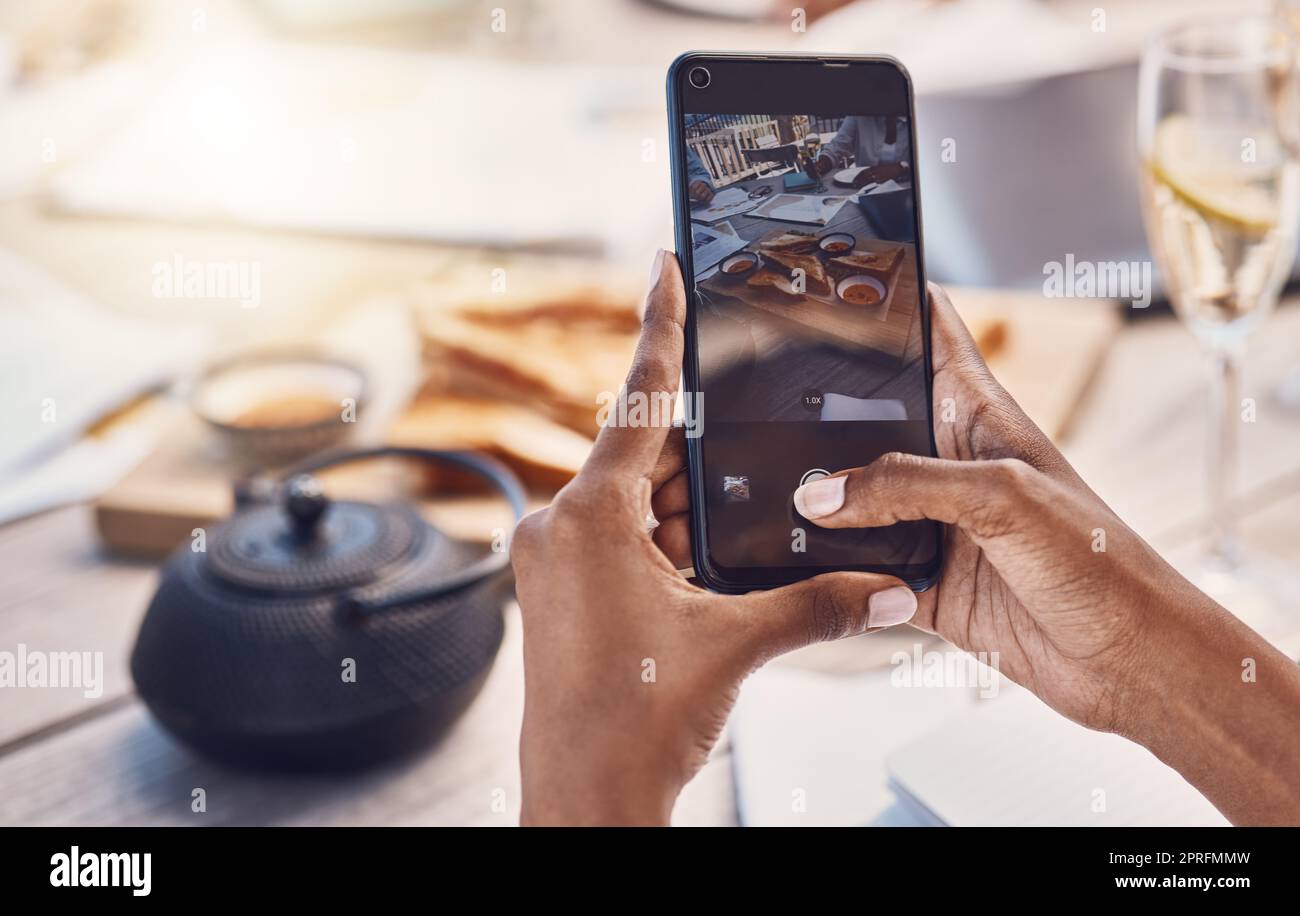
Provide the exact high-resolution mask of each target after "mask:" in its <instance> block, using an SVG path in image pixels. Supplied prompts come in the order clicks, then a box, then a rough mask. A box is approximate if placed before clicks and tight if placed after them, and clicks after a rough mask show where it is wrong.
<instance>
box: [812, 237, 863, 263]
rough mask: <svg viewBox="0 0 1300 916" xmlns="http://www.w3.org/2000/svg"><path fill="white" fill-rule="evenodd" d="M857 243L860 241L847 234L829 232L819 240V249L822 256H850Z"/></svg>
mask: <svg viewBox="0 0 1300 916" xmlns="http://www.w3.org/2000/svg"><path fill="white" fill-rule="evenodd" d="M857 243H858V240H857V239H856V238H854V237H853V236H852V235H850V234H849V233H847V232H828V233H826V234H825V235H823V236H821V237H820V238H818V239H817V247H818V248H819V249H821V252H822V254H827V255H830V256H831V257H836V256H838V255H842V254H848V253H849V252H850V251H852V250H853V246H854V245H856V244H857Z"/></svg>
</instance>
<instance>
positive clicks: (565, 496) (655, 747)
mask: <svg viewBox="0 0 1300 916" xmlns="http://www.w3.org/2000/svg"><path fill="white" fill-rule="evenodd" d="M929 300H930V311H931V316H932V317H931V342H932V349H933V365H934V392H933V393H934V398H935V400H936V401H939V400H940V399H943V398H954V399H955V402H956V403H957V404H960V405H962V406H961V410H960V411H959V415H958V419H957V421H955V422H951V423H941V424H939V426H940V427H942V428H937V429H936V431H935V438H936V440H937V442H938V447H939V453H940V455H941V457H939V458H929V457H922V456H918V455H903V454H898V453H894V454H890V455H885V456H883V457H881V458H879V459H877V460H876V461H874V462H872V463H871V464H870V465H867V466H865V467H859V468H853V469H849V470H843V471H839V472H837V473H836V474H834V475H832V476H831V477H827V478H824V479H822V480H818V481H815V482H813V483H809V484H805V485H804V486H802V487H800V488H799V489H798V490H797V491H796V493H795V495H794V502H795V506H796V507H797V508H798V510H799V512H800V514H801V515H803V516H804V517H805V518H807V519H809V520H810V521H811V522H812V523H814V524H816V525H819V526H821V527H826V528H866V527H876V526H883V525H889V524H892V523H894V522H896V521H900V520H904V519H931V520H934V521H938V522H943V523H945V524H946V525H947V526H948V527H947V528H946V535H945V538H946V540H945V549H944V553H945V562H944V568H943V572H942V574H941V578H940V580H939V582H938V583H937V584H936V585H935V586H934V587H932V588H931V589H929V590H928V591H926V592H924V593H922V594H920V595H916V594H914V593H913V592H912V591H911V589H909V588H908V587H907V585H906V584H905V583H903V582H902V581H900V580H898V579H896V578H894V577H892V576H888V575H881V574H873V573H853V572H837V573H826V574H823V575H819V576H816V577H814V578H812V579H808V580H805V581H803V582H799V583H797V584H795V585H790V586H786V587H784V588H779V589H773V590H770V591H758V592H751V593H749V594H745V595H721V594H714V593H711V592H707V591H705V590H703V589H700V588H697V587H696V586H694V585H692V584H691V583H690V582H689V581H687V580H686V579H685V578H683V577H682V576H681V575H680V574H679V573H678V572H677V570H678V569H679V568H683V567H686V566H689V565H690V563H691V558H690V557H691V553H690V528H689V524H688V518H689V511H690V496H689V490H688V486H687V476H686V471H685V448H684V438H683V437H682V436H681V435H680V433H681V430H673V431H671V432H670V430H669V429H667V428H665V427H664V426H656V425H646V424H641V425H627V426H606V427H605V428H604V429H602V430H601V432H600V436H599V437H598V438H597V440H596V444H595V447H594V448H593V449H592V452H591V456H590V457H589V459H588V460H587V462H586V464H585V465H584V466H583V468H582V471H581V472H580V473H579V474H578V476H577V477H576V478H574V480H573V481H571V482H570V483H569V484H568V485H567V486H565V487H564V489H562V490H561V491H560V492H559V493H558V494H557V495H556V497H555V500H554V501H553V502H552V503H551V505H550V506H549V507H548V508H546V509H542V510H540V511H538V512H534V513H532V514H531V515H529V516H527V517H526V518H524V519H523V521H521V522H520V523H519V526H518V527H517V528H516V530H515V532H514V535H513V536H512V538H511V560H512V562H513V564H514V570H515V578H516V593H517V595H518V598H519V607H520V609H521V612H522V620H523V630H524V648H523V651H524V718H523V727H522V730H521V732H520V741H519V758H520V765H521V773H522V781H523V807H522V815H521V820H522V822H523V823H525V824H560V823H564V824H667V823H669V817H670V815H671V813H672V809H673V805H674V803H675V801H676V799H677V795H678V793H679V792H680V791H681V790H682V788H683V787H684V786H685V785H686V783H687V782H688V781H689V780H690V779H691V777H693V776H694V775H695V773H696V772H698V771H699V769H700V767H701V766H703V765H704V762H705V760H706V759H707V758H708V755H709V752H710V750H711V749H712V747H713V745H714V744H715V743H716V742H717V740H718V737H719V735H720V734H721V732H722V728H723V726H724V725H725V723H726V721H727V716H728V715H729V713H730V711H731V707H732V705H733V704H734V703H735V700H736V696H737V693H738V692H739V689H740V684H741V682H742V681H743V680H744V679H745V678H746V677H747V676H748V675H749V674H750V673H751V672H752V671H754V670H755V669H756V668H758V667H759V666H761V665H763V664H764V663H766V662H767V661H769V660H771V659H772V658H774V657H775V656H777V655H780V654H782V653H784V652H788V651H790V650H791V649H795V648H798V647H799V646H804V645H808V644H809V643H813V642H818V641H822V640H830V639H838V638H840V637H844V636H853V635H857V634H860V633H870V632H874V631H877V630H880V629H882V628H884V627H889V626H894V625H896V624H900V623H906V622H911V623H912V625H913V626H916V627H919V628H921V629H923V630H929V631H932V632H936V633H938V634H939V635H940V636H942V637H944V638H945V639H947V640H949V641H950V642H952V643H953V644H954V645H956V646H957V647H959V648H961V649H964V650H966V651H968V652H997V653H998V655H999V658H1000V664H999V669H1000V671H1001V673H1002V674H1004V675H1005V676H1007V677H1008V678H1010V679H1011V680H1013V681H1015V682H1016V683H1018V684H1021V685H1022V686H1024V687H1026V688H1027V689H1029V690H1031V691H1033V692H1034V693H1035V694H1037V695H1038V697H1039V698H1040V699H1042V700H1043V701H1044V702H1045V703H1046V704H1047V705H1048V706H1050V707H1052V708H1053V709H1055V710H1056V711H1057V712H1058V713H1060V714H1061V715H1064V716H1067V717H1068V718H1070V719H1073V720H1074V721H1075V722H1078V723H1080V724H1082V725H1085V726H1087V727H1088V728H1093V729H1097V730H1100V731H1107V732H1113V733H1116V734H1119V735H1123V736H1124V737H1126V738H1128V739H1129V740H1131V741H1134V742H1136V743H1138V744H1140V745H1142V746H1144V747H1146V748H1147V749H1148V750H1150V751H1151V752H1152V753H1153V754H1155V755H1156V756H1157V757H1158V758H1160V759H1161V760H1163V761H1164V762H1165V763H1167V764H1168V765H1169V766H1171V767H1173V768H1174V769H1175V770H1177V771H1178V772H1179V773H1181V774H1182V776H1183V777H1184V778H1185V779H1187V781H1188V782H1190V783H1191V784H1192V785H1193V786H1195V787H1196V789H1197V790H1199V791H1200V792H1201V793H1202V794H1203V795H1204V796H1205V797H1206V798H1207V799H1209V801H1210V802H1212V803H1213V804H1214V805H1215V806H1216V807H1217V808H1218V809H1219V810H1220V811H1221V812H1223V814H1224V815H1225V816H1226V817H1227V818H1228V819H1229V820H1231V821H1233V822H1235V823H1238V824H1246V823H1253V824H1300V728H1297V727H1296V721H1297V717H1298V716H1300V666H1297V665H1296V664H1295V662H1294V661H1292V660H1291V659H1289V658H1287V656H1286V655H1284V654H1283V653H1281V652H1279V651H1278V650H1277V649H1276V648H1275V647H1273V646H1272V645H1270V644H1269V643H1268V642H1267V641H1265V640H1264V639H1263V638H1262V637H1260V636H1259V635H1258V634H1257V633H1255V632H1254V631H1252V630H1251V629H1250V628H1249V627H1247V626H1246V625H1245V624H1243V623H1242V622H1241V621H1240V620H1238V619H1237V618H1236V617H1234V616H1233V615H1232V614H1230V613H1229V612H1228V611H1227V610H1225V609H1224V608H1223V607H1221V606H1220V605H1218V604H1217V603H1215V602H1214V601H1213V600H1212V599H1211V598H1209V597H1208V596H1207V595H1205V594H1203V593H1202V592H1200V591H1199V590H1198V589H1197V588H1196V587H1195V586H1193V585H1192V584H1191V583H1190V582H1188V581H1187V580H1186V579H1184V578H1183V577H1182V576H1181V575H1179V574H1178V572H1177V571H1175V570H1174V569H1173V567H1171V566H1170V565H1169V564H1168V563H1166V562H1165V561H1164V559H1162V558H1161V557H1160V555H1159V554H1157V553H1156V552H1155V551H1154V550H1152V549H1151V547H1150V546H1148V545H1147V544H1146V542H1145V541H1143V540H1142V538H1140V537H1139V536H1138V535H1137V534H1135V533H1134V532H1133V531H1132V529H1130V528H1129V527H1128V526H1127V525H1125V524H1124V522H1123V521H1122V520H1121V519H1120V518H1119V517H1118V516H1117V515H1115V514H1114V513H1113V512H1112V511H1111V510H1110V508H1109V507H1107V506H1106V504H1105V503H1103V502H1102V501H1101V499H1100V498H1099V497H1098V496H1097V494H1095V493H1093V492H1092V490H1090V489H1089V488H1088V485H1087V484H1086V483H1085V482H1084V481H1083V480H1082V479H1081V478H1080V477H1079V475H1078V474H1077V473H1075V471H1074V469H1073V468H1072V467H1070V465H1069V463H1068V462H1067V461H1066V460H1065V458H1064V457H1062V455H1061V453H1060V452H1059V451H1057V449H1056V447H1055V446H1054V445H1052V443H1051V442H1050V441H1049V440H1048V438H1047V437H1046V436H1045V435H1044V434H1043V433H1042V431H1040V430H1039V429H1038V427H1036V426H1035V425H1034V424H1033V422H1032V421H1031V420H1030V419H1029V418H1028V417H1027V416H1025V414H1024V412H1023V411H1022V410H1021V409H1020V407H1019V406H1018V405H1017V404H1016V402H1015V401H1014V400H1012V399H1011V397H1010V396H1009V395H1008V394H1007V393H1006V391H1005V390H1004V389H1003V388H1002V386H1000V385H999V384H998V383H997V381H996V379H994V378H993V376H992V374H991V373H990V372H989V370H988V367H987V366H986V365H985V364H984V361H983V359H982V358H981V357H980V354H979V350H978V349H977V348H976V346H975V343H974V341H973V340H972V339H971V336H970V334H969V332H968V331H967V330H966V327H965V325H964V324H962V321H961V318H960V317H958V315H957V312H956V310H955V309H954V308H953V306H952V303H951V302H949V301H948V297H947V296H946V295H945V294H944V292H943V291H942V290H941V289H939V288H938V287H936V286H931V287H930V289H929ZM685 318H686V291H685V288H684V286H683V281H682V274H681V269H680V267H679V266H678V263H677V259H676V258H675V257H673V256H672V255H670V254H667V253H666V252H662V251H661V252H660V253H659V255H658V257H657V258H656V260H655V267H654V269H653V271H652V279H651V290H650V294H649V296H648V297H647V301H646V309H645V318H644V321H643V325H642V331H641V340H640V342H639V344H638V346H637V350H636V355H635V357H634V359H633V364H632V368H631V370H630V372H629V373H628V377H627V382H626V388H627V390H628V392H630V393H643V394H645V395H646V396H648V397H650V398H652V399H653V398H655V397H656V396H658V395H659V394H660V393H664V394H668V395H669V396H675V394H676V391H677V385H678V379H679V377H680V372H681V365H682V356H683V348H684V331H683V323H684V321H685ZM650 519H653V520H654V523H651V521H649V520H650ZM1097 528H1101V529H1103V530H1104V531H1105V532H1106V550H1105V551H1102V552H1097V551H1094V550H1093V549H1092V546H1091V545H1092V543H1093V538H1094V537H1095V535H1094V533H1093V532H1094V531H1095V530H1096V529H1097ZM1247 670H1249V672H1250V677H1245V676H1244V672H1246V671H1247Z"/></svg>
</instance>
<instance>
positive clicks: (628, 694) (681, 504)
mask: <svg viewBox="0 0 1300 916" xmlns="http://www.w3.org/2000/svg"><path fill="white" fill-rule="evenodd" d="M684 315H685V291H684V289H683V286H682V276H681V271H680V269H679V267H678V265H677V260H676V258H674V257H672V256H671V255H666V254H665V253H663V252H661V253H660V255H659V257H658V259H657V260H656V269H655V271H654V283H653V287H652V289H651V291H650V294H649V297H648V300H647V305H646V312H645V319H644V325H643V328H642V333H641V341H640V344H639V346H638V347H637V353H636V357H635V359H634V362H633V365H632V369H631V372H630V373H629V375H628V378H627V382H626V388H627V390H628V392H629V393H631V392H644V393H645V394H647V395H650V396H653V395H654V394H656V393H659V392H667V393H669V394H670V395H675V394H676V389H677V380H678V376H679V373H680V370H681V360H682V345H683V335H682V322H683V319H684ZM667 433H668V430H667V429H666V428H665V427H663V426H657V427H656V426H650V427H642V428H631V427H614V426H607V427H606V428H605V429H603V430H602V431H601V434H600V437H599V438H598V439H597V441H596V445H595V448H594V449H593V451H592V454H591V457H590V459H588V461H587V463H586V464H585V465H584V466H583V469H582V472H581V473H580V474H579V475H578V476H577V478H575V479H574V481H573V482H572V483H570V484H569V485H568V486H566V487H565V488H564V489H563V490H561V491H560V493H559V494H558V495H557V496H556V498H555V501H554V502H553V503H552V505H551V506H550V507H549V508H547V509H543V510H541V511H540V512H535V513H533V514H532V515H529V516H528V517H527V518H525V519H524V520H523V521H522V522H521V523H520V525H519V527H518V528H517V529H516V530H515V534H514V537H513V540H512V543H511V558H512V560H513V563H514V568H515V575H516V579H517V585H516V592H517V594H518V597H519V606H520V608H521V609H522V612H523V624H524V678H525V703H524V722H523V730H522V734H521V736H520V747H519V754H520V763H521V767H522V772H523V815H522V820H523V822H524V823H583V822H586V823H667V821H668V816H669V814H670V812H671V811H672V805H673V801H674V799H675V798H676V797H677V793H678V792H679V791H680V790H681V788H682V786H684V785H685V784H686V782H687V781H688V780H689V779H690V778H691V777H692V776H693V775H694V774H695V772H696V771H697V770H698V769H699V768H700V766H702V765H703V763H704V761H705V759H706V758H707V756H708V753H709V750H710V749H711V748H712V747H713V745H714V743H715V742H716V741H717V739H718V735H719V733H720V732H721V730H722V726H723V724H724V723H725V722H726V719H727V715H728V713H729V712H730V710H731V707H732V705H733V703H734V702H735V699H736V693H737V690H738V688H739V686H740V683H741V681H742V680H744V678H745V676H746V675H748V674H749V673H750V672H751V671H753V670H754V669H755V668H756V667H758V666H759V665H761V664H762V663H763V662H764V661H766V660H767V659H769V658H771V657H773V656H774V655H778V654H780V653H782V652H785V651H788V650H790V649H794V648H797V647H799V646H803V645H806V644H808V643H811V642H815V641H819V640H827V639H836V638H838V637H841V636H848V635H852V634H856V633H862V632H866V631H869V630H873V629H877V628H879V627H881V626H889V625H892V624H895V623H901V622H903V621H905V620H907V619H909V618H910V617H911V616H912V614H913V613H914V611H915V609H916V598H915V596H914V595H913V594H912V592H911V591H910V590H909V589H908V588H907V587H906V586H905V585H903V583H902V582H900V581H899V580H898V579H895V578H893V577H890V576H881V575H869V574H863V573H836V574H831V575H824V576H818V577H816V578H814V579H810V580H808V581H806V582H802V583H800V584H798V585H794V586H790V587H788V588H783V589H778V590H775V591H768V592H755V593H752V594H749V595H744V596H723V595H715V594H711V593H709V592H705V591H702V590H700V589H698V588H695V587H694V586H692V585H690V584H688V583H687V582H686V581H685V580H684V579H683V578H682V577H681V575H680V574H679V573H678V572H676V570H675V569H674V565H675V564H674V562H671V561H670V560H669V558H668V557H667V556H665V554H664V552H663V551H662V550H660V548H659V547H658V546H656V543H655V541H654V540H653V539H652V537H651V534H650V532H649V531H648V526H647V515H648V514H649V512H650V509H651V506H652V503H653V504H655V505H656V506H657V509H658V512H659V514H660V516H661V517H662V518H665V519H667V520H669V521H668V522H666V523H665V525H664V526H661V527H662V528H664V529H665V530H666V531H669V532H678V540H676V542H675V545H674V549H673V552H674V553H677V552H678V550H679V549H680V547H681V546H682V545H683V544H684V543H686V542H685V535H684V515H681V513H682V512H684V511H685V498H686V497H685V477H684V475H680V474H678V473H677V472H678V471H679V469H680V466H679V464H678V461H679V455H680V452H679V451H677V450H676V449H674V448H672V447H669V448H667V449H666V448H665V440H666V438H667ZM675 516H678V517H675ZM674 559H676V560H677V562H678V563H680V562H681V558H680V556H678V557H675V558H674Z"/></svg>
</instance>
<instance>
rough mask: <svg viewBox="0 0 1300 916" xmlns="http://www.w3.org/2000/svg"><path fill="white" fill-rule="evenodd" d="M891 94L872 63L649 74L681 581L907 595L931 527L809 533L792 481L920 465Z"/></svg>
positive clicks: (921, 327) (691, 63) (714, 67)
mask: <svg viewBox="0 0 1300 916" xmlns="http://www.w3.org/2000/svg"><path fill="white" fill-rule="evenodd" d="M913 111H914V105H913V101H912V86H911V80H910V78H909V77H908V75H907V72H906V71H905V70H904V69H903V67H902V66H901V65H900V64H899V63H898V62H897V61H895V60H893V59H892V58H888V57H867V56H862V57H859V56H833V57H830V56H828V57H815V56H794V55H780V54H739V53H711V52H708V53H706V52H692V53H688V54H684V55H682V56H681V57H679V58H678V59H677V60H676V61H675V62H674V63H673V65H672V67H671V68H670V70H669V72H668V112H669V123H670V127H669V129H670V134H671V144H672V174H673V209H674V215H675V218H676V235H677V252H678V256H679V258H680V259H681V263H682V268H683V270H684V272H685V276H686V287H687V297H688V314H687V323H686V358H685V361H684V368H683V374H684V380H685V389H684V395H683V396H684V398H685V407H686V413H687V418H688V424H687V425H688V435H687V458H688V471H689V477H690V486H691V524H692V539H693V552H694V563H695V573H696V575H697V576H698V577H699V579H700V580H701V581H702V582H703V583H704V584H705V585H706V586H708V587H709V588H711V589H714V590H716V591H723V592H743V591H749V590H751V589H757V588H772V587H776V586H780V585H785V584H788V583H790V582H795V581H798V580H800V579H805V578H808V577H810V576H814V575H817V574H819V573H823V572H829V571H833V570H862V571H867V572H885V573H889V574H892V575H895V576H898V577H899V578H901V579H903V580H904V581H905V582H907V583H908V584H909V585H910V586H911V587H912V588H914V589H916V590H918V591H920V590H923V589H925V588H928V587H929V586H930V585H932V584H933V583H934V582H935V580H936V578H937V576H938V574H939V570H940V568H941V566H942V563H943V530H942V526H941V525H939V524H937V523H935V522H930V521H915V522H901V523H899V524H896V525H893V526H890V527H887V528H874V529H852V530H845V529H839V530H831V529H824V528H819V527H817V526H816V525H814V524H812V523H811V522H809V521H807V520H806V519H804V518H802V517H801V516H800V515H799V513H798V512H797V511H796V510H795V507H794V502H793V495H794V491H795V490H796V489H797V488H798V487H799V486H800V484H801V483H804V482H807V481H809V480H811V479H815V478H816V477H818V476H822V475H827V474H829V473H833V472H835V471H837V470H843V469H846V468H853V467H859V466H861V465H865V464H869V463H870V462H871V461H873V460H874V459H875V458H877V457H879V456H880V455H882V454H885V453H886V452H892V451H903V452H911V453H914V454H921V455H934V454H936V450H935V441H934V424H933V417H932V405H931V366H930V315H929V303H928V299H927V297H926V295H925V267H924V264H925V260H924V256H923V252H922V246H921V211H920V198H919V193H918V181H917V167H916V156H915V153H914V150H915V149H916V133H915V119H914V117H913Z"/></svg>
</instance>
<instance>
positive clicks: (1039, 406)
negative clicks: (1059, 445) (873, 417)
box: [948, 287, 1122, 442]
mask: <svg viewBox="0 0 1300 916" xmlns="http://www.w3.org/2000/svg"><path fill="white" fill-rule="evenodd" d="M948 294H949V296H950V297H951V298H952V301H953V302H954V303H955V304H956V305H957V311H958V312H960V313H961V316H962V319H963V320H964V321H965V322H966V324H967V325H968V326H969V327H970V328H971V331H972V333H973V334H974V336H975V339H976V341H978V342H979V343H980V346H981V349H982V350H985V351H986V359H987V361H988V364H989V369H990V370H992V372H993V375H994V376H996V377H997V379H998V381H999V382H1001V383H1002V386H1003V387H1004V388H1006V389H1007V391H1008V392H1009V393H1010V394H1011V396H1012V397H1014V398H1015V399H1016V401H1017V403H1019V404H1020V406H1021V407H1022V408H1023V409H1024V411H1025V413H1027V414H1028V415H1029V418H1030V419H1031V420H1033V421H1034V422H1035V423H1036V424H1038V426H1039V428H1040V429H1042V430H1043V431H1044V432H1045V433H1047V434H1048V436H1050V437H1051V438H1052V440H1053V441H1055V442H1060V441H1063V440H1064V439H1065V438H1066V437H1067V436H1068V435H1069V431H1070V422H1071V420H1072V419H1073V418H1074V415H1075V413H1076V412H1077V408H1078V406H1079V404H1080V402H1081V401H1082V399H1083V398H1084V396H1085V395H1086V393H1087V391H1088V386H1089V383H1090V382H1091V381H1092V379H1093V377H1094V376H1095V375H1096V373H1097V370H1098V368H1100V366H1101V362H1102V359H1103V358H1104V357H1105V354H1106V350H1107V348H1108V346H1109V345H1110V342H1111V340H1112V339H1113V338H1114V337H1115V335H1116V334H1117V333H1118V332H1119V329H1120V325H1121V323H1122V321H1121V318H1120V313H1119V309H1118V306H1117V305H1116V303H1115V302H1114V301H1112V300H1109V299H1049V298H1047V297H1046V296H1044V295H1042V294H1041V293H1038V292H1025V291H999V290H986V289H963V288H959V287H958V288H950V289H949V290H948ZM998 338H1000V340H999V339H998ZM988 351H991V352H988Z"/></svg>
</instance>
